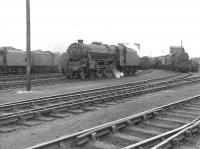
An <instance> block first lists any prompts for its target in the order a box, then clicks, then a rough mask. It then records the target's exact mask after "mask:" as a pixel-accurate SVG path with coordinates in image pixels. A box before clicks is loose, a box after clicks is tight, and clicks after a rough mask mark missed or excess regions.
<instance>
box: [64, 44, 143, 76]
mask: <svg viewBox="0 0 200 149" xmlns="http://www.w3.org/2000/svg"><path fill="white" fill-rule="evenodd" d="M67 53H68V55H66V56H68V58H67V59H68V61H66V63H65V65H64V68H63V69H62V71H63V74H65V75H66V77H67V78H82V79H84V78H104V77H113V75H114V74H115V72H122V73H124V75H133V74H134V73H135V72H136V69H137V68H138V67H139V64H140V63H139V56H138V55H137V52H136V51H135V50H134V49H130V48H128V47H126V46H124V45H123V44H118V45H117V46H115V45H106V44H102V43H100V42H93V43H91V44H84V43H83V40H78V43H73V44H71V45H70V46H69V48H68V50H67Z"/></svg>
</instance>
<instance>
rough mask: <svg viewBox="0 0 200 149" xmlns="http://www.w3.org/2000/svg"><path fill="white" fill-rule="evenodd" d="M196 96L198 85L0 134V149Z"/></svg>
mask: <svg viewBox="0 0 200 149" xmlns="http://www.w3.org/2000/svg"><path fill="white" fill-rule="evenodd" d="M197 94H200V84H196V85H192V86H185V87H179V88H176V89H171V90H165V91H161V92H157V93H150V94H146V95H143V96H139V97H135V98H130V99H132V100H131V101H128V102H126V103H121V104H117V105H112V106H109V107H106V108H98V109H97V110H95V111H92V112H88V113H83V114H80V115H75V116H73V115H72V116H70V117H66V118H63V119H58V120H55V121H51V122H48V123H47V122H46V123H43V124H40V125H37V126H33V127H30V128H27V127H24V128H22V129H20V130H18V131H14V132H11V133H8V134H0V138H1V139H0V148H2V149H22V148H25V147H29V146H32V145H35V144H37V143H41V142H44V141H50V140H52V139H56V138H58V137H60V136H63V135H69V134H72V133H75V132H78V131H81V130H84V129H88V128H91V127H95V126H97V125H101V124H104V123H107V122H110V121H114V120H117V119H119V118H123V117H127V116H130V115H132V114H136V113H140V112H143V111H146V110H149V109H152V108H155V107H158V106H161V105H165V104H168V103H170V102H175V101H178V100H180V99H183V98H187V97H191V96H194V95H197ZM197 141H198V140H197ZM199 141H200V140H199ZM199 144H200V142H198V143H197V146H198V147H197V148H200V145H199Z"/></svg>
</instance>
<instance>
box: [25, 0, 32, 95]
mask: <svg viewBox="0 0 200 149" xmlns="http://www.w3.org/2000/svg"><path fill="white" fill-rule="evenodd" d="M30 48H31V32H30V0H26V90H27V91H30V90H31V62H30V61H31V50H30Z"/></svg>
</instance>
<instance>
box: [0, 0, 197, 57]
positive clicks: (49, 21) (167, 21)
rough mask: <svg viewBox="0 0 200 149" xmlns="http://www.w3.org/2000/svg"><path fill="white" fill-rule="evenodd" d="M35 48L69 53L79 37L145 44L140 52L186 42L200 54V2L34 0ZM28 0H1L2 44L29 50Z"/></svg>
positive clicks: (157, 52) (160, 50) (163, 51)
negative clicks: (27, 36) (27, 38)
mask: <svg viewBox="0 0 200 149" xmlns="http://www.w3.org/2000/svg"><path fill="white" fill-rule="evenodd" d="M30 3H31V33H32V34H31V39H32V40H31V50H36V49H42V50H54V51H61V52H63V51H65V50H66V48H67V46H68V45H70V44H71V43H73V42H76V41H77V39H84V42H85V43H91V42H93V41H100V42H103V43H106V44H117V43H118V42H122V43H129V47H133V48H135V49H136V50H137V48H136V47H135V46H134V43H140V44H141V50H140V51H139V53H140V54H141V55H153V56H157V55H162V54H167V53H169V47H170V46H172V45H180V42H181V39H182V40H183V46H184V47H185V49H186V51H187V52H188V53H189V55H190V56H191V57H197V56H200V1H199V0H30ZM25 15H26V0H0V20H1V22H0V46H14V47H16V48H21V49H24V50H25V49H26V24H25V23H26V16H25Z"/></svg>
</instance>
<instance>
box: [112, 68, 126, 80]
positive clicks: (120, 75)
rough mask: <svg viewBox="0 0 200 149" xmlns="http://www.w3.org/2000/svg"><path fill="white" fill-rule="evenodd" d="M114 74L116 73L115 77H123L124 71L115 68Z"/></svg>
mask: <svg viewBox="0 0 200 149" xmlns="http://www.w3.org/2000/svg"><path fill="white" fill-rule="evenodd" d="M113 74H114V76H115V78H121V77H123V76H124V73H123V72H120V71H118V70H117V69H116V68H115V69H113Z"/></svg>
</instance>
